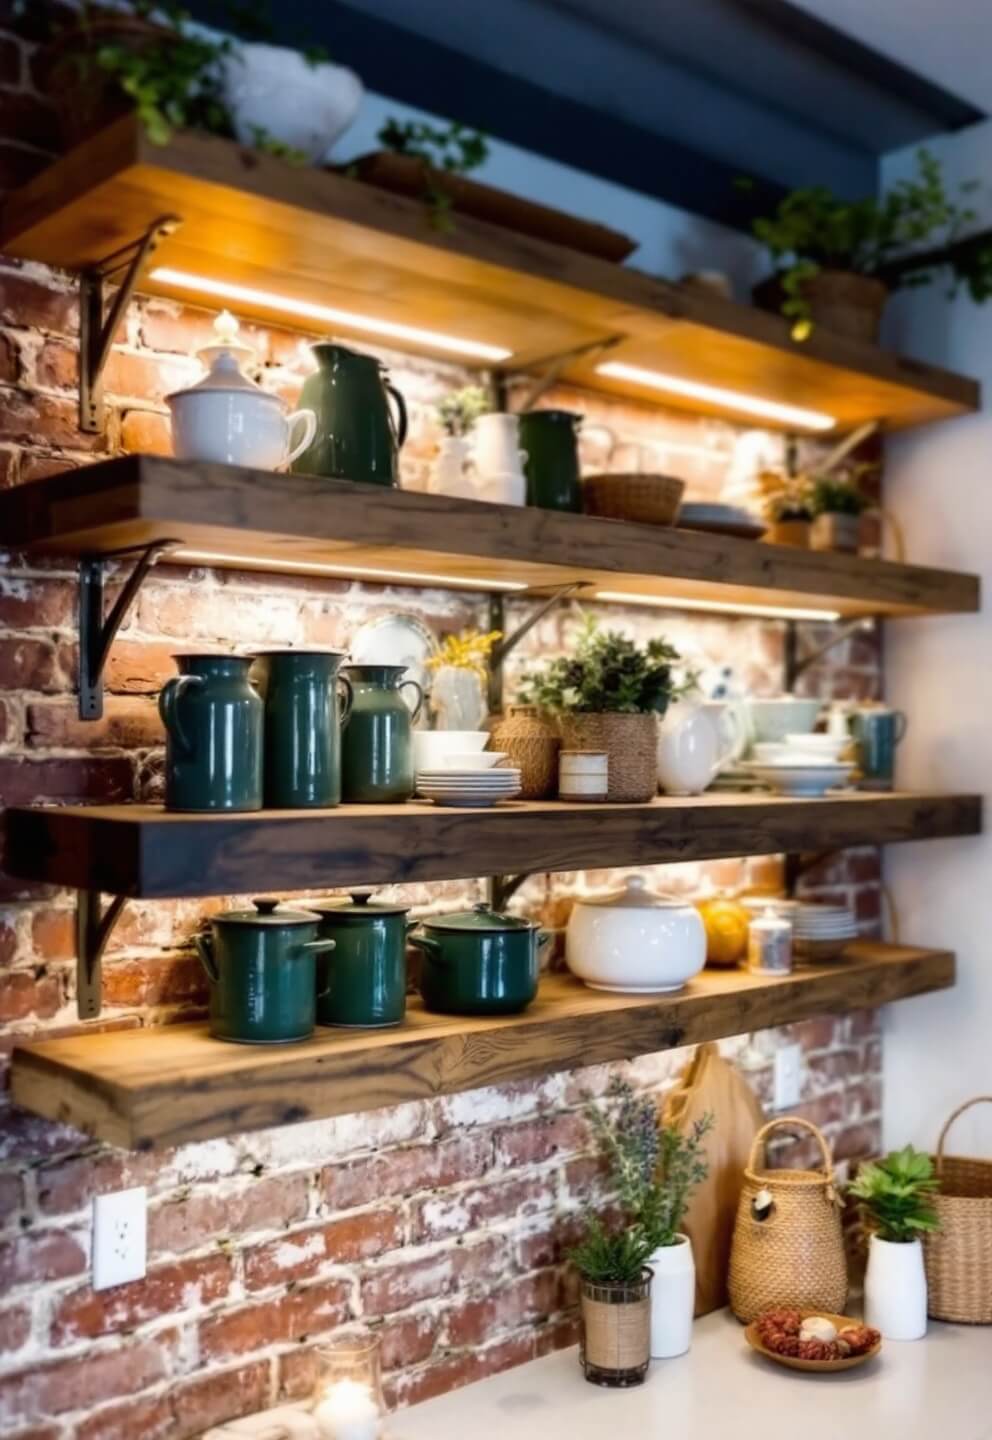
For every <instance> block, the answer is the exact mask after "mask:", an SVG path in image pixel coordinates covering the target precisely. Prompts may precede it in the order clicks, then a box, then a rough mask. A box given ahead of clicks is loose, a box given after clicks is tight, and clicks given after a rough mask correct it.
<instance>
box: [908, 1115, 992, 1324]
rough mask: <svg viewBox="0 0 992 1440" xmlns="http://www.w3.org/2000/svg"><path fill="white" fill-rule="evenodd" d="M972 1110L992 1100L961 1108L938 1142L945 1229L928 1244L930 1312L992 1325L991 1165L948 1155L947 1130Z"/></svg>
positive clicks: (939, 1205)
mask: <svg viewBox="0 0 992 1440" xmlns="http://www.w3.org/2000/svg"><path fill="white" fill-rule="evenodd" d="M973 1105H992V1095H977V1096H976V1097H975V1098H974V1099H973V1100H968V1101H966V1102H965V1104H964V1105H959V1106H958V1108H957V1109H956V1110H955V1111H954V1113H953V1115H951V1116H950V1117H949V1118H948V1120H947V1123H946V1124H945V1125H944V1128H943V1130H941V1132H940V1138H939V1139H938V1141H937V1154H936V1155H935V1156H934V1169H935V1170H936V1172H937V1178H938V1179H939V1181H940V1190H939V1191H938V1193H937V1194H936V1195H935V1196H934V1197H933V1208H934V1209H935V1210H936V1212H937V1218H938V1219H939V1221H940V1229H939V1230H938V1231H936V1232H935V1233H934V1234H932V1235H930V1234H928V1235H926V1236H924V1240H923V1258H924V1260H925V1262H926V1269H927V1313H928V1314H930V1315H932V1316H933V1318H934V1319H935V1320H956V1321H958V1323H960V1324H965V1325H992V1160H976V1159H972V1158H971V1157H970V1156H967V1155H945V1154H944V1146H945V1144H946V1142H947V1133H948V1131H949V1130H950V1128H951V1126H952V1125H953V1124H954V1122H955V1120H957V1118H958V1117H959V1116H960V1115H963V1114H964V1112H965V1111H966V1110H970V1109H971V1107H972V1106H973Z"/></svg>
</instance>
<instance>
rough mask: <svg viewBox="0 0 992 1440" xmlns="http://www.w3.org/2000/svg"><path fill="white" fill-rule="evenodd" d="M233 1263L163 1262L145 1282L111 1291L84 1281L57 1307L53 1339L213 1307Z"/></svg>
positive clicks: (215, 1259) (65, 1340)
mask: <svg viewBox="0 0 992 1440" xmlns="http://www.w3.org/2000/svg"><path fill="white" fill-rule="evenodd" d="M232 1275H233V1265H232V1261H231V1260H230V1259H229V1258H228V1257H227V1256H225V1255H208V1256H205V1257H203V1258H202V1259H199V1260H182V1261H180V1262H178V1263H177V1264H175V1265H159V1266H157V1267H156V1268H155V1269H154V1270H151V1271H149V1273H148V1274H147V1275H146V1276H145V1277H144V1279H142V1280H133V1281H131V1283H130V1284H128V1285H118V1286H114V1288H113V1289H111V1290H100V1291H94V1290H92V1289H91V1288H90V1286H88V1285H86V1286H84V1287H83V1288H82V1289H81V1290H73V1291H70V1293H69V1294H68V1295H64V1296H63V1297H62V1298H61V1299H60V1300H59V1301H58V1303H57V1305H56V1306H55V1310H54V1313H53V1315H52V1343H53V1344H55V1345H68V1344H71V1343H72V1342H73V1341H75V1340H83V1339H93V1338H94V1337H95V1336H97V1335H110V1334H112V1333H113V1332H115V1331H119V1330H125V1331H126V1330H133V1329H135V1327H136V1326H138V1325H141V1324H143V1323H144V1322H145V1321H146V1320H155V1319H158V1318H159V1317H160V1316H162V1315H169V1314H171V1313H172V1312H173V1311H177V1310H184V1311H185V1310H188V1309H192V1308H194V1307H196V1306H200V1305H209V1304H210V1302H211V1301H213V1300H220V1299H221V1298H222V1297H223V1296H225V1295H226V1294H227V1293H228V1290H229V1289H230V1285H231V1279H232Z"/></svg>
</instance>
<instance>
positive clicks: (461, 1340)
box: [448, 1270, 564, 1347]
mask: <svg viewBox="0 0 992 1440" xmlns="http://www.w3.org/2000/svg"><path fill="white" fill-rule="evenodd" d="M563 1308H564V1307H563V1291H562V1279H561V1276H560V1274H559V1273H558V1271H557V1270H542V1271H539V1272H537V1273H536V1274H534V1275H524V1276H522V1277H521V1278H520V1279H519V1280H514V1281H513V1282H512V1284H510V1285H507V1286H505V1287H504V1288H503V1289H501V1290H497V1291H495V1292H494V1293H493V1294H490V1295H481V1296H478V1297H476V1298H473V1299H470V1300H464V1301H463V1302H462V1303H461V1304H460V1305H458V1306H457V1307H456V1308H455V1309H454V1310H453V1311H452V1312H451V1314H450V1315H449V1317H448V1339H449V1341H450V1343H451V1344H452V1345H453V1346H456V1347H460V1346H462V1345H482V1344H484V1343H485V1341H486V1340H488V1339H489V1338H490V1336H492V1335H493V1334H494V1333H495V1332H496V1331H498V1330H515V1329H518V1328H519V1327H520V1326H521V1325H525V1324H534V1323H536V1322H538V1321H540V1320H542V1319H545V1318H547V1317H548V1316H549V1315H552V1314H554V1312H555V1311H556V1310H561V1309H563Z"/></svg>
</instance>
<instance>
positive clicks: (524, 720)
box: [491, 705, 561, 800]
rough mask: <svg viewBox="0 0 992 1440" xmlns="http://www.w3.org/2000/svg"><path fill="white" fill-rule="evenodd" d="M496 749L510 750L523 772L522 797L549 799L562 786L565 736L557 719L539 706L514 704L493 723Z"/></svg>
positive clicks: (521, 779)
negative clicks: (561, 752)
mask: <svg viewBox="0 0 992 1440" xmlns="http://www.w3.org/2000/svg"><path fill="white" fill-rule="evenodd" d="M491 728H492V737H493V743H492V748H493V749H494V750H503V751H505V752H506V755H507V758H508V760H509V763H510V765H515V766H516V767H517V768H518V769H519V771H520V799H521V800H547V799H548V797H549V796H551V795H554V794H555V792H556V790H557V789H558V752H559V750H560V749H561V738H560V736H559V734H558V729H557V726H556V725H555V722H554V720H552V719H548V718H543V717H542V713H541V711H540V710H539V709H538V707H537V706H536V705H511V706H510V707H509V710H508V712H507V714H506V715H505V716H503V715H500V716H498V717H497V718H496V719H495V720H494V721H493V723H492V727H491Z"/></svg>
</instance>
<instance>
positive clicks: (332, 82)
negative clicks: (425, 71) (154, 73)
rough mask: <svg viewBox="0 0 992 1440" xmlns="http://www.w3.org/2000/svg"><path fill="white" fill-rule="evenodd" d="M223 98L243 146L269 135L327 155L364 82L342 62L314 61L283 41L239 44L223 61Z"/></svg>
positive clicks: (315, 157) (319, 156)
mask: <svg viewBox="0 0 992 1440" xmlns="http://www.w3.org/2000/svg"><path fill="white" fill-rule="evenodd" d="M222 63H223V74H224V99H225V100H226V102H227V105H228V108H229V109H230V111H231V116H232V119H233V122H234V133H235V134H236V135H237V137H238V139H239V141H240V142H241V144H242V145H254V144H256V143H257V140H258V134H259V132H262V133H263V134H265V135H267V136H269V137H270V138H271V139H273V140H277V141H279V142H280V143H281V144H283V145H288V146H289V147H290V149H292V150H298V151H299V152H300V153H301V154H303V155H305V156H306V158H307V159H308V160H309V161H310V162H311V164H316V163H317V162H318V161H320V160H323V159H324V158H325V156H326V155H327V152H328V150H330V148H331V146H332V145H333V144H334V142H335V140H337V138H338V136H339V135H341V134H343V132H344V131H345V130H347V128H348V126H349V125H350V124H351V122H352V120H354V118H355V115H356V114H357V113H358V107H359V105H360V104H361V102H362V94H363V90H362V82H361V81H360V80H359V78H358V76H357V75H356V74H355V73H354V72H353V71H351V70H346V69H345V67H344V66H343V65H328V64H325V63H323V62H321V63H318V64H316V65H313V64H311V63H310V62H309V61H308V60H307V59H306V57H305V56H304V55H302V54H301V53H300V51H298V50H289V49H287V48H286V47H285V46H282V45H256V44H252V45H238V46H237V47H236V48H235V49H234V50H233V51H232V52H231V54H230V55H228V56H226V57H225V59H224V60H223V62H222Z"/></svg>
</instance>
